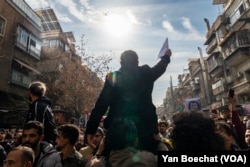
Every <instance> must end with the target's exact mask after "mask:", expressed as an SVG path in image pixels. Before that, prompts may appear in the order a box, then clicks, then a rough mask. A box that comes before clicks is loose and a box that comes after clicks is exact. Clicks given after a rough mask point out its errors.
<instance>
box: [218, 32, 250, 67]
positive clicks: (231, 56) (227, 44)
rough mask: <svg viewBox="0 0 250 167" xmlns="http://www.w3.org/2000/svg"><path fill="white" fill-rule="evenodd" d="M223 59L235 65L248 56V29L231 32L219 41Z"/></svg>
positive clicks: (249, 40)
mask: <svg viewBox="0 0 250 167" xmlns="http://www.w3.org/2000/svg"><path fill="white" fill-rule="evenodd" d="M221 47H222V51H223V54H224V58H225V60H226V61H227V62H228V64H229V65H231V66H236V65H239V64H241V63H243V62H244V61H246V60H247V59H249V56H250V51H249V47H250V30H247V29H245V30H240V31H237V32H234V33H232V34H231V35H230V36H229V37H228V38H227V39H226V40H225V41H223V43H221Z"/></svg>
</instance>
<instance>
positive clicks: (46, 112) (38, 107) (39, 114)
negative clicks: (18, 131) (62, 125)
mask: <svg viewBox="0 0 250 167" xmlns="http://www.w3.org/2000/svg"><path fill="white" fill-rule="evenodd" d="M51 104H52V103H51V101H50V99H48V98H46V97H44V96H43V97H40V98H38V99H37V100H36V101H34V102H33V103H31V104H30V107H29V111H28V113H27V117H26V123H27V122H28V121H39V122H41V123H43V125H44V141H47V142H49V143H51V144H53V145H55V140H56V137H57V129H56V124H55V120H54V115H53V113H52V109H51Z"/></svg>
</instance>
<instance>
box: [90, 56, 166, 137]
mask: <svg viewBox="0 0 250 167" xmlns="http://www.w3.org/2000/svg"><path fill="white" fill-rule="evenodd" d="M169 62H170V57H169V56H163V58H161V60H160V61H159V62H158V63H157V64H156V65H155V66H154V67H152V68H150V67H149V66H148V65H144V66H139V67H137V69H136V70H135V71H134V73H133V74H129V73H127V72H126V71H124V70H123V69H122V68H121V69H120V70H119V71H115V72H112V73H109V74H108V75H107V76H106V80H105V83H104V87H103V89H102V91H101V94H100V95H99V98H98V99H97V101H96V104H95V107H94V108H93V110H92V113H91V115H90V118H89V120H88V122H87V128H86V134H94V133H95V132H96V129H97V127H98V125H99V122H100V120H101V118H102V116H103V115H104V114H105V112H106V111H109V112H108V115H107V117H106V119H105V120H104V127H105V128H106V129H107V130H108V129H109V126H110V124H111V123H112V121H113V120H114V118H117V117H124V116H125V117H129V118H131V119H132V120H133V121H134V122H135V124H136V126H137V130H138V134H139V138H140V136H141V137H143V136H153V135H152V134H153V133H157V132H158V128H157V115H156V107H155V106H154V104H153V102H152V95H151V94H152V90H153V86H154V82H155V81H156V80H157V79H158V78H159V77H160V76H161V75H162V74H163V73H164V72H165V71H166V68H167V65H168V63H169Z"/></svg>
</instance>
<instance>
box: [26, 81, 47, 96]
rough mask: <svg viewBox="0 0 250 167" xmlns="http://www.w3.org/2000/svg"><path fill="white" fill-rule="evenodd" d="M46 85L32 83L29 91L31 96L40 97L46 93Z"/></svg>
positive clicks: (38, 82)
mask: <svg viewBox="0 0 250 167" xmlns="http://www.w3.org/2000/svg"><path fill="white" fill-rule="evenodd" d="M46 89H47V88H46V85H45V84H44V83H42V82H40V81H35V82H32V83H31V84H30V86H29V91H30V93H31V94H32V95H33V96H37V97H42V96H44V95H45V93H46Z"/></svg>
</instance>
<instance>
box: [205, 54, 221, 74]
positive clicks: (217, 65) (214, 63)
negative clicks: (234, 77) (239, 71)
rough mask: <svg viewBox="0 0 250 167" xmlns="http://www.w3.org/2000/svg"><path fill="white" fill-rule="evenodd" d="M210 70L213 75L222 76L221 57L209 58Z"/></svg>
mask: <svg viewBox="0 0 250 167" xmlns="http://www.w3.org/2000/svg"><path fill="white" fill-rule="evenodd" d="M207 62H208V72H209V74H210V75H211V76H212V77H220V76H221V75H223V65H222V62H221V59H218V58H217V59H216V58H214V56H212V57H210V59H208V60H207Z"/></svg>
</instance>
